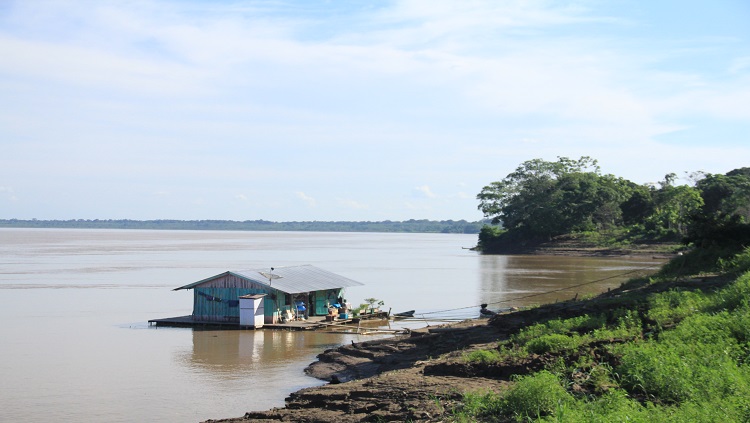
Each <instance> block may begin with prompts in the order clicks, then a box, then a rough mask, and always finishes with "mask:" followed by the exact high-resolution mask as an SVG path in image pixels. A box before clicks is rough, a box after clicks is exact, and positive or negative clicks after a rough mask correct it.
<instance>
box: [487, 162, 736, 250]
mask: <svg viewBox="0 0 750 423" xmlns="http://www.w3.org/2000/svg"><path fill="white" fill-rule="evenodd" d="M692 177H693V179H694V180H695V181H696V182H695V184H694V186H690V185H675V182H676V180H677V176H676V174H674V173H670V174H667V175H665V177H664V180H663V181H661V182H659V183H658V184H656V185H638V184H635V183H633V182H631V181H628V180H626V179H623V178H620V177H616V176H614V175H603V174H602V173H601V171H600V168H599V165H598V162H597V161H596V160H595V159H592V158H591V157H588V156H583V157H581V158H579V159H570V158H567V157H559V158H558V160H557V161H554V162H550V161H544V160H542V159H533V160H528V161H525V162H523V163H521V164H520V165H519V166H518V167H517V168H516V170H515V171H513V172H511V173H510V174H508V175H507V176H506V177H505V178H504V179H502V180H500V181H497V182H492V183H490V184H489V185H487V186H485V187H484V188H483V189H482V190H481V192H480V193H479V194H478V195H477V199H478V200H479V206H478V208H479V210H481V211H482V212H483V213H484V215H485V217H486V218H487V219H490V220H491V222H492V224H493V225H498V226H500V225H501V226H502V230H500V229H499V228H498V227H495V228H492V229H489V228H485V229H483V230H482V231H480V246H481V245H482V244H483V243H486V241H487V240H489V239H492V238H497V237H500V236H506V237H509V238H513V239H525V240H545V239H551V238H552V237H555V236H557V235H562V234H569V233H577V232H587V231H603V230H616V229H627V230H628V231H629V232H630V233H632V234H637V235H638V236H641V237H644V238H650V239H653V240H659V239H661V240H684V241H685V242H714V241H716V240H714V239H712V238H711V237H710V236H709V235H708V234H709V233H711V234H715V233H716V231H717V230H722V231H725V232H726V231H735V232H736V231H739V230H744V228H747V227H748V222H750V168H741V169H735V170H733V171H731V172H728V173H727V174H725V175H711V174H706V173H700V172H699V173H694V174H693V175H692ZM712 236H713V235H712ZM748 239H749V240H750V238H748Z"/></svg>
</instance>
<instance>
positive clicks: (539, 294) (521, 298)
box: [419, 265, 660, 316]
mask: <svg viewBox="0 0 750 423" xmlns="http://www.w3.org/2000/svg"><path fill="white" fill-rule="evenodd" d="M658 266H660V265H653V266H647V267H639V268H638V269H634V270H631V271H628V272H625V273H620V274H617V275H613V276H607V277H606V278H601V279H597V280H594V281H589V282H584V283H579V284H577V285H571V286H566V287H564V288H558V289H553V290H551V291H545V292H536V293H533V294H528V295H524V296H521V297H515V298H509V299H507V300H502V301H495V302H493V303H485V304H487V305H493V304H502V303H507V302H510V301H517V300H524V299H526V298H532V297H538V296H541V295H547V294H553V293H555V292H561V291H566V290H569V289H571V288H580V287H582V286H586V285H591V284H594V283H598V282H604V281H606V280H609V279H615V278H619V277H622V276H626V275H629V274H632V273H636V272H640V271H643V270H647V269H653V268H655V267H658ZM476 307H481V305H473V306H467V307H458V308H451V309H447V310H439V311H428V312H424V313H419V314H420V315H422V316H424V315H426V314H437V313H445V312H448V311H456V310H466V309H469V308H476Z"/></svg>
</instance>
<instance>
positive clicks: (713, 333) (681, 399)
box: [449, 249, 750, 422]
mask: <svg viewBox="0 0 750 423" xmlns="http://www.w3.org/2000/svg"><path fill="white" fill-rule="evenodd" d="M688 274H692V275H693V276H692V277H688V276H687V275H688ZM586 308H589V309H590V310H591V311H590V312H584V313H580V315H577V316H574V317H552V318H551V319H549V320H548V321H545V322H538V323H535V324H532V325H530V326H527V327H524V328H522V329H520V330H519V331H518V332H516V333H514V334H512V335H511V336H509V337H508V339H505V340H501V341H500V342H498V344H497V346H495V347H494V348H491V349H477V350H474V351H471V352H467V353H464V354H463V355H462V359H463V361H464V363H465V364H466V365H467V366H470V367H471V368H473V372H474V373H475V374H477V373H481V372H482V371H485V372H487V371H490V369H494V371H497V368H502V367H504V366H506V367H507V366H512V367H518V364H519V363H529V362H534V360H537V364H536V365H535V366H533V367H532V368H527V369H526V370H527V371H526V372H519V373H516V374H514V375H513V376H512V377H511V378H510V380H512V382H513V383H512V384H511V385H510V386H509V388H508V389H506V390H504V391H502V392H494V391H482V390H478V391H472V392H466V393H464V394H463V398H462V401H461V403H460V404H458V405H457V406H456V407H454V408H453V409H452V410H451V412H450V413H449V414H450V416H451V418H453V419H454V420H455V421H491V422H494V421H498V422H499V421H513V420H517V421H556V422H581V421H593V422H612V421H629V422H653V421H677V422H699V421H704V422H713V421H724V422H741V421H748V420H750V360H749V359H750V249H745V250H744V251H742V252H741V253H740V254H737V255H736V256H734V257H732V258H723V257H722V254H717V253H716V251H704V250H696V251H694V252H692V253H690V254H688V255H685V256H681V257H678V258H676V259H675V260H673V261H672V262H670V263H669V264H668V265H667V266H665V267H664V268H663V269H662V270H661V271H660V272H659V273H658V274H656V275H654V276H653V277H651V278H649V279H639V280H632V281H630V282H629V283H628V284H626V285H624V286H623V288H622V289H621V290H618V292H617V293H616V294H612V293H610V294H606V295H603V296H601V297H598V298H594V299H591V300H589V301H588V304H587V305H586V306H584V307H582V309H584V310H585V309H586ZM479 369H484V370H479ZM490 372H491V371H490Z"/></svg>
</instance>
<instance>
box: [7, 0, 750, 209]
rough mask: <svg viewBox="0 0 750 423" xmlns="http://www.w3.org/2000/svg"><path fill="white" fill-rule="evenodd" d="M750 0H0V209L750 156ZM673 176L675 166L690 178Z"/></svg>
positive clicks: (121, 204)
mask: <svg viewBox="0 0 750 423" xmlns="http://www.w3.org/2000/svg"><path fill="white" fill-rule="evenodd" d="M748 22H750V3H749V2H747V1H745V0H735V1H732V0H724V1H714V2H706V1H669V0H665V1H640V2H633V1H597V0H591V1H587V0H582V1H534V0H526V1H521V0H518V1H513V0H508V1H481V0H477V1H474V0H466V1H435V0H422V1H393V2H388V1H382V2H380V1H378V2H348V1H296V2H294V1H223V2H215V1H197V0H193V1H177V0H174V1H160V0H155V1H137V0H135V1H78V2H70V1H35V0H32V1H25V0H24V1H12V0H11V1H9V0H5V1H2V2H0V57H2V59H1V60H0V149H1V150H0V151H2V154H0V218H19V219H31V218H37V219H78V218H81V219H120V218H128V219H231V220H255V219H266V220H275V221H286V220H405V219H412V218H413V219H437V220H444V219H454V220H457V219H467V220H478V219H480V218H481V217H482V216H481V213H480V212H479V211H477V209H476V207H477V201H476V199H475V196H476V194H477V193H478V192H479V191H480V190H481V188H482V187H483V186H484V185H487V184H489V183H490V182H492V181H496V180H500V179H502V178H504V177H505V176H506V175H507V174H508V173H510V172H512V171H513V170H514V169H515V168H516V166H517V165H518V164H520V163H521V162H523V161H525V160H530V159H534V158H541V159H545V160H556V158H557V157H558V156H566V157H571V158H577V157H580V156H583V155H587V156H591V157H593V158H595V159H597V160H598V161H599V164H600V166H601V168H602V172H603V173H611V174H614V175H616V176H621V177H624V178H627V179H630V180H632V181H634V182H636V183H650V182H656V181H659V180H661V179H663V177H664V175H665V174H667V173H671V172H674V173H677V174H678V175H684V172H693V171H704V172H709V173H725V172H727V171H730V170H732V169H735V168H739V167H744V166H750V142H749V140H748V134H750V25H748ZM684 182H686V181H684Z"/></svg>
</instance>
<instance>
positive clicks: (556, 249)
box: [485, 234, 685, 258]
mask: <svg viewBox="0 0 750 423" xmlns="http://www.w3.org/2000/svg"><path fill="white" fill-rule="evenodd" d="M683 250H685V246H684V245H683V244H680V243H676V242H624V241H623V240H615V239H612V240H608V239H602V237H592V236H584V235H580V234H568V235H561V236H558V237H555V238H554V239H552V240H549V241H538V240H537V241H532V240H526V241H518V240H514V241H511V242H506V243H496V244H494V245H493V246H492V249H489V250H488V251H485V253H486V254H504V255H521V254H523V255H544V256H568V257H627V256H633V257H644V256H645V257H657V258H671V257H673V256H674V255H675V254H677V253H678V252H680V251H683Z"/></svg>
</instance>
